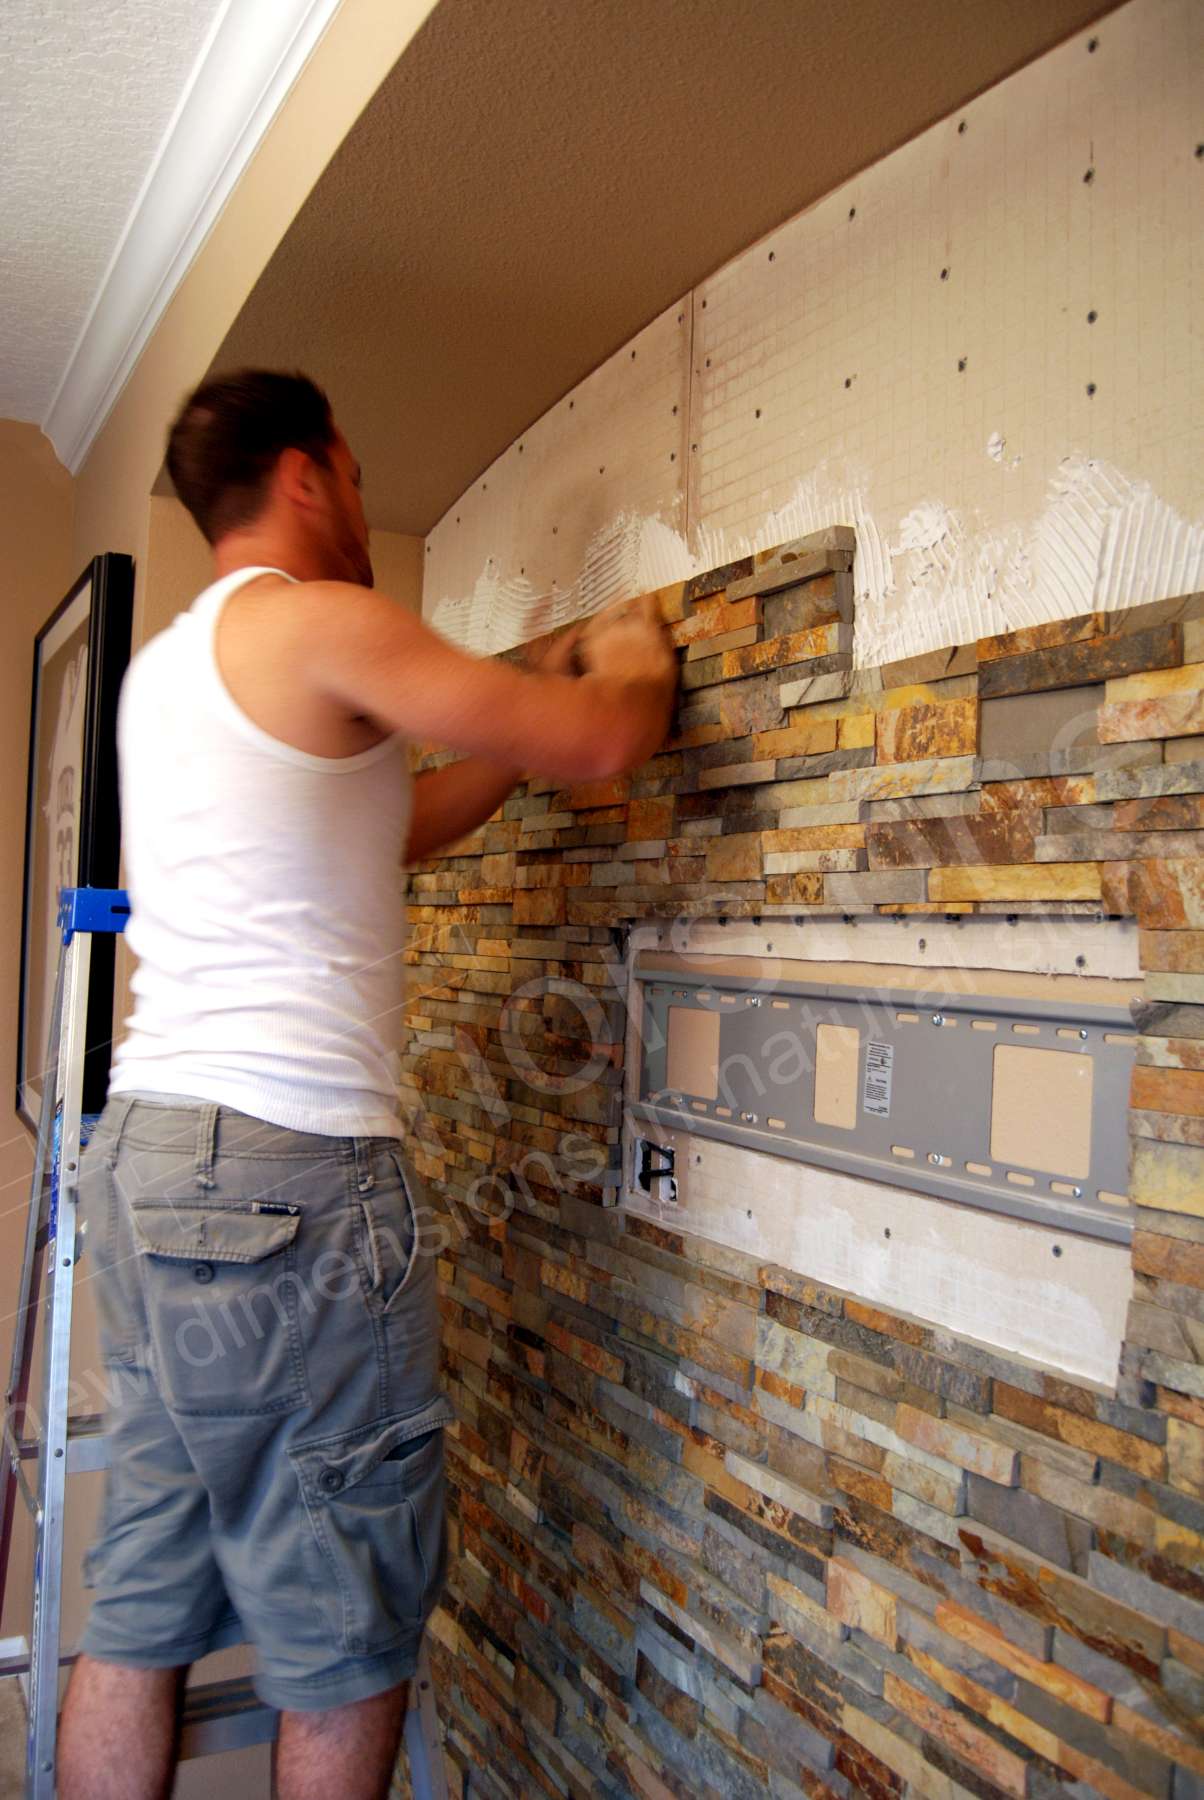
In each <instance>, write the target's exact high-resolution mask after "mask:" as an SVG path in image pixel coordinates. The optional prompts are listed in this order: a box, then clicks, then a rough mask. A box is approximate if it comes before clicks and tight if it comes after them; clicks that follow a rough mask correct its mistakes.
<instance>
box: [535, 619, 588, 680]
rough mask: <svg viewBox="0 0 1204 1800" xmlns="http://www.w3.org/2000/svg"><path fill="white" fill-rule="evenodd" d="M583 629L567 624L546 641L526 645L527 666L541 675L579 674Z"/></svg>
mask: <svg viewBox="0 0 1204 1800" xmlns="http://www.w3.org/2000/svg"><path fill="white" fill-rule="evenodd" d="M582 630H583V627H582V626H580V625H567V626H566V627H565V628H564V630H563V631H558V632H557V633H556V634H555V636H554V637H550V638H548V639H547V640H546V641H543V642H540V643H538V644H528V645H526V647H525V648H524V651H523V661H524V662H525V664H526V666H527V668H528V669H531V670H533V671H537V672H538V673H539V674H541V675H579V674H580V672H581V663H580V660H579V657H578V646H579V644H580V641H581V634H582Z"/></svg>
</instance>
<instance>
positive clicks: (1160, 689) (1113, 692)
mask: <svg viewBox="0 0 1204 1800" xmlns="http://www.w3.org/2000/svg"><path fill="white" fill-rule="evenodd" d="M1200 688H1204V662H1198V663H1186V664H1185V665H1184V666H1183V668H1181V669H1151V670H1147V671H1146V673H1145V674H1143V675H1123V676H1121V677H1120V679H1119V680H1117V681H1110V682H1109V683H1108V685H1107V691H1106V693H1105V695H1104V698H1105V699H1106V700H1107V701H1108V703H1109V704H1110V705H1111V704H1112V703H1114V702H1116V701H1121V700H1157V699H1159V698H1161V696H1162V695H1164V694H1188V693H1194V692H1197V691H1198V690H1199V689H1200Z"/></svg>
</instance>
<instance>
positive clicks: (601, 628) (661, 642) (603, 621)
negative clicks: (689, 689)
mask: <svg viewBox="0 0 1204 1800" xmlns="http://www.w3.org/2000/svg"><path fill="white" fill-rule="evenodd" d="M578 655H579V657H580V660H581V663H582V666H583V667H584V668H585V669H586V670H587V672H589V673H590V674H593V675H611V676H617V677H618V678H619V679H620V680H624V681H640V682H650V683H652V684H653V685H654V686H657V687H662V688H664V690H665V692H666V693H667V694H672V692H673V689H674V687H675V685H676V681H677V657H676V655H675V653H674V649H673V640H672V638H671V637H670V636H669V629H668V626H667V625H666V624H665V622H664V620H663V619H662V618H661V613H660V608H659V606H658V605H657V603H656V600H655V599H654V598H653V596H652V595H651V594H645V595H644V596H643V597H642V598H641V599H639V600H621V601H619V602H618V604H617V605H615V606H609V607H607V608H606V610H605V612H600V613H595V614H594V616H593V618H592V619H590V620H589V621H588V622H587V623H586V625H585V627H584V629H583V631H582V633H581V638H580V642H579V645H578Z"/></svg>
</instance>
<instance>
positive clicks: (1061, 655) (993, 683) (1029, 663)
mask: <svg viewBox="0 0 1204 1800" xmlns="http://www.w3.org/2000/svg"><path fill="white" fill-rule="evenodd" d="M1182 652H1183V628H1182V626H1180V625H1160V626H1157V627H1156V628H1155V629H1154V630H1152V631H1140V632H1135V633H1134V635H1133V636H1132V637H1105V638H1093V639H1090V640H1088V641H1087V642H1084V643H1073V644H1063V645H1060V646H1059V647H1058V648H1056V649H1051V650H1036V651H1033V652H1032V653H1031V654H1029V655H1027V656H1003V657H1000V658H999V659H998V660H997V661H990V660H988V661H985V662H984V661H982V660H981V657H982V646H981V645H980V646H979V656H980V666H979V671H978V691H979V694H980V695H981V697H982V698H983V699H984V700H989V699H993V698H994V697H995V696H996V695H998V694H1035V693H1038V692H1039V691H1040V690H1041V689H1042V688H1061V687H1080V686H1082V685H1083V683H1085V682H1092V681H1108V680H1112V679H1113V678H1115V677H1116V676H1118V675H1133V674H1137V673H1138V672H1140V671H1142V670H1145V669H1167V668H1171V667H1173V666H1174V665H1175V664H1178V663H1180V662H1182V660H1183V655H1182ZM1167 735H1169V734H1167Z"/></svg>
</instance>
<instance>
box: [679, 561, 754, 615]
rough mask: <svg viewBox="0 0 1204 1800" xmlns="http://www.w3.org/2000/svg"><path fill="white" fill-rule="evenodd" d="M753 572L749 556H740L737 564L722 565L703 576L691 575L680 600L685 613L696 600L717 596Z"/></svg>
mask: <svg viewBox="0 0 1204 1800" xmlns="http://www.w3.org/2000/svg"><path fill="white" fill-rule="evenodd" d="M752 571H753V559H752V557H751V556H742V557H741V558H740V560H739V561H738V562H730V563H724V564H723V565H722V566H721V567H720V568H718V569H708V570H707V571H706V573H705V574H704V575H691V577H690V579H689V580H688V581H687V582H686V584H685V588H684V591H683V595H682V599H683V603H684V605H685V608H686V610H687V611H689V609H690V608H691V607H692V606H693V605H694V604H695V602H696V601H698V600H704V599H706V597H707V596H708V595H709V594H717V593H719V592H720V591H721V590H722V589H723V588H726V587H730V586H731V585H732V583H733V582H735V581H743V580H745V579H746V577H747V576H749V575H751V574H752Z"/></svg>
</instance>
